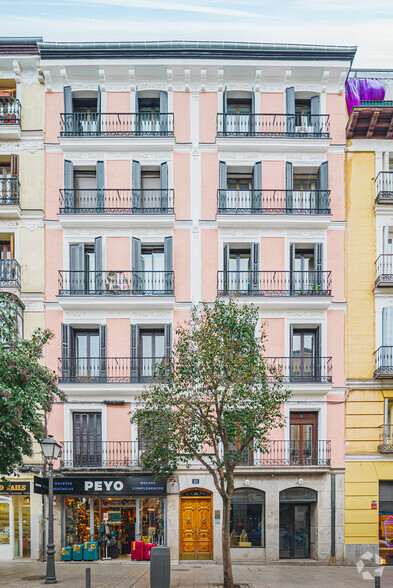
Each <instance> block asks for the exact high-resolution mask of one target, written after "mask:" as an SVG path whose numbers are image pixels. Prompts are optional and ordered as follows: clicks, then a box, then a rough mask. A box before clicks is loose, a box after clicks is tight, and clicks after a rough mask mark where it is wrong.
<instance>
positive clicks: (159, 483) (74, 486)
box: [45, 476, 167, 496]
mask: <svg viewBox="0 0 393 588" xmlns="http://www.w3.org/2000/svg"><path fill="white" fill-rule="evenodd" d="M166 482H167V480H166V478H153V477H152V476H116V477H115V476H105V477H103V476H78V477H69V478H54V480H53V492H54V494H62V495H64V496H70V495H72V494H76V495H78V496H83V495H89V496H116V495H118V496H164V495H165V494H166ZM45 493H46V492H45Z"/></svg>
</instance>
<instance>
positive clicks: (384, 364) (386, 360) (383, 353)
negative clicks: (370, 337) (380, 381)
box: [374, 345, 393, 378]
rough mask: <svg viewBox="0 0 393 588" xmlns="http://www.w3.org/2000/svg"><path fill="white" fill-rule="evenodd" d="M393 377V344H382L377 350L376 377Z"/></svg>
mask: <svg viewBox="0 0 393 588" xmlns="http://www.w3.org/2000/svg"><path fill="white" fill-rule="evenodd" d="M391 377H393V346H390V345H382V346H381V347H379V348H378V349H377V350H376V352H375V372H374V378H391Z"/></svg>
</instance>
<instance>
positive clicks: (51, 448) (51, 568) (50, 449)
mask: <svg viewBox="0 0 393 588" xmlns="http://www.w3.org/2000/svg"><path fill="white" fill-rule="evenodd" d="M40 445H41V451H42V455H43V456H44V458H45V461H46V462H48V473H49V492H48V499H49V536H48V545H47V548H46V578H45V584H56V583H57V580H56V572H55V551H56V550H55V544H54V541H53V462H54V461H56V459H57V458H58V457H59V455H60V451H61V446H60V445H59V444H58V443H57V441H55V440H54V439H53V435H48V438H47V439H43V440H42V441H41V444H40Z"/></svg>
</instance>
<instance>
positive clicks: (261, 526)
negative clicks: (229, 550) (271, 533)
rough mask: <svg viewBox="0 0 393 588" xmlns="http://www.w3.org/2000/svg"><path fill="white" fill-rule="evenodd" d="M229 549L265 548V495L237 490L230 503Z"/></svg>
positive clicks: (253, 491) (247, 490) (252, 491)
mask: <svg viewBox="0 0 393 588" xmlns="http://www.w3.org/2000/svg"><path fill="white" fill-rule="evenodd" d="M230 534H231V535H230V541H231V547H265V493H264V492H262V491H261V490H253V489H246V488H239V489H238V490H235V491H234V493H233V495H232V501H231V520H230Z"/></svg>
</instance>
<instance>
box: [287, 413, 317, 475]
mask: <svg viewBox="0 0 393 588" xmlns="http://www.w3.org/2000/svg"><path fill="white" fill-rule="evenodd" d="M316 424H317V415H316V414H315V413H312V412H310V413H296V412H295V413H294V412H291V416H290V434H291V464H292V465H312V464H314V463H315V459H316V439H317V435H316V428H317V427H316Z"/></svg>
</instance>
